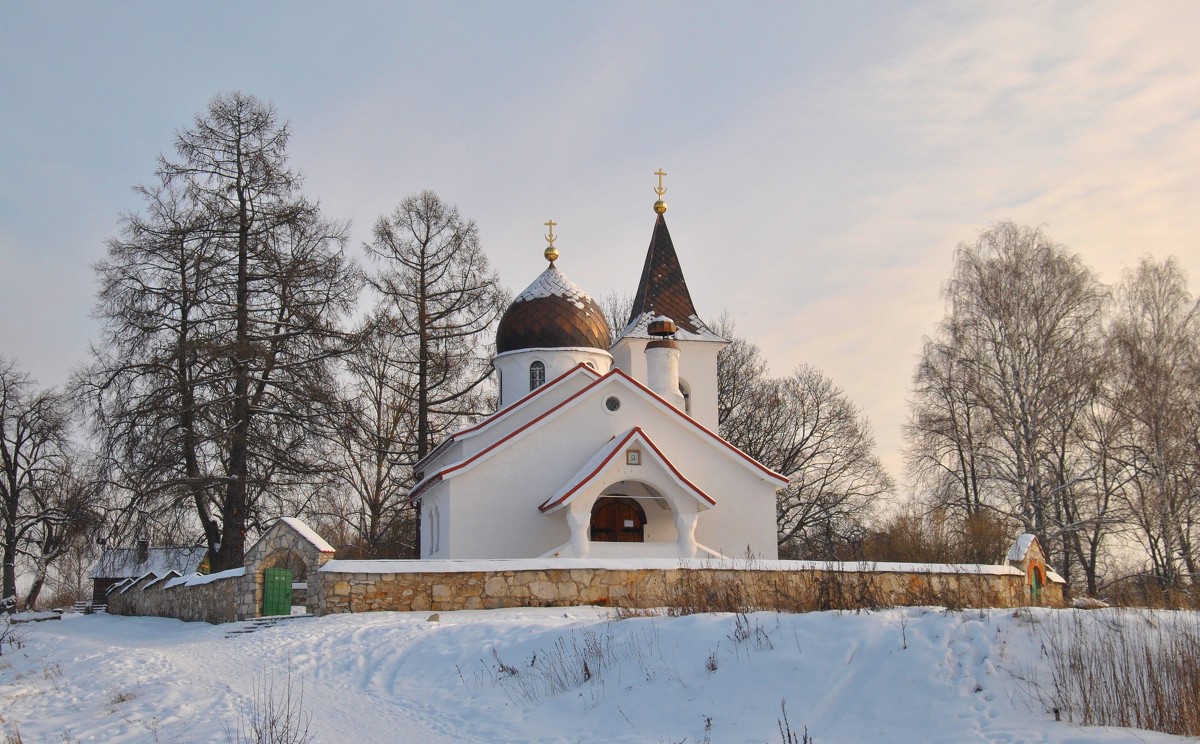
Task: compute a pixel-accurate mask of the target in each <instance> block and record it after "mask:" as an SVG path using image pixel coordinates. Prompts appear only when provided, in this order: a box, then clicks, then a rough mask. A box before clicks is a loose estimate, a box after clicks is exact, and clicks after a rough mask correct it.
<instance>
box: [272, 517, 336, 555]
mask: <svg viewBox="0 0 1200 744" xmlns="http://www.w3.org/2000/svg"><path fill="white" fill-rule="evenodd" d="M279 521H280V522H283V523H284V524H286V525H287V526H288V527H291V528H292V529H293V530H295V531H296V534H298V535H300V537H303V538H304V539H305V540H307V541H308V542H310V543H312V544H313V547H315V548H316V549H317V550H319V551H321V552H322V553H334V552H336V551H335V550H334V549H333V546H332V545H330V544H329V543H327V542H325V538H323V537H321V536H320V535H318V534H317V533H316V532H314V531H313V528H312V527H309V526H308V525H307V524H305V523H304V522H301V521H300V520H299V519H296V518H295V517H280V518H279Z"/></svg>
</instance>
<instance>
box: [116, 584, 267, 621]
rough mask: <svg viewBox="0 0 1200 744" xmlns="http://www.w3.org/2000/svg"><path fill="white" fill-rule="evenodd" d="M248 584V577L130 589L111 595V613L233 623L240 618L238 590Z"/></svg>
mask: <svg viewBox="0 0 1200 744" xmlns="http://www.w3.org/2000/svg"><path fill="white" fill-rule="evenodd" d="M245 583H246V577H245V576H235V577H230V578H227V579H217V580H215V581H210V582H209V583H207V584H198V585H193V586H187V585H182V584H180V585H176V586H173V587H171V588H169V589H166V588H164V587H165V586H166V582H159V583H156V584H153V585H152V586H150V587H149V588H146V589H142V590H139V589H137V588H135V587H130V588H129V589H127V590H126V591H124V592H121V591H113V592H110V593H109V595H108V613H109V614H110V615H151V616H156V617H174V618H178V619H180V620H188V621H197V620H199V621H203V622H206V623H228V622H233V621H234V620H238V619H239V617H238V614H237V603H236V597H237V595H238V594H239V590H240V592H241V593H244V592H245V587H244V585H245ZM239 585H242V586H240V587H239Z"/></svg>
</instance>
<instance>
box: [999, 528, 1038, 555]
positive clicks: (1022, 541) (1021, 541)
mask: <svg viewBox="0 0 1200 744" xmlns="http://www.w3.org/2000/svg"><path fill="white" fill-rule="evenodd" d="M1036 539H1037V537H1035V536H1034V535H1031V534H1029V533H1028V532H1026V533H1025V534H1024V535H1017V539H1016V540H1014V541H1013V544H1012V547H1011V548H1009V549H1008V557H1007V558H1005V560H1009V561H1023V560H1025V554H1026V553H1028V552H1029V546H1030V545H1033V541H1034V540H1036Z"/></svg>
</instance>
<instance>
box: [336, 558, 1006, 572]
mask: <svg viewBox="0 0 1200 744" xmlns="http://www.w3.org/2000/svg"><path fill="white" fill-rule="evenodd" d="M564 568H565V569H571V568H604V569H610V570H622V569H623V570H642V569H660V570H669V569H676V568H707V569H714V568H716V569H731V570H743V571H745V570H749V571H837V572H841V573H867V572H873V573H928V574H974V575H980V576H1011V575H1016V576H1023V575H1024V574H1022V573H1021V570H1020V569H1018V568H1014V567H1013V566H989V565H983V564H975V563H869V562H845V563H838V562H833V561H768V560H747V559H744V558H721V559H696V560H679V559H678V558H507V559H503V558H502V559H483V558H479V559H464V560H437V559H429V558H426V559H420V560H417V559H413V560H376V561H353V560H345V561H338V560H333V561H329V562H328V563H326V564H325V565H324V566H322V567H321V568H320V569H319V570H320V571H322V572H327V573H374V574H385V573H458V572H470V573H475V572H488V571H546V570H549V569H564Z"/></svg>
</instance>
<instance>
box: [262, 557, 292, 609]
mask: <svg viewBox="0 0 1200 744" xmlns="http://www.w3.org/2000/svg"><path fill="white" fill-rule="evenodd" d="M262 614H264V615H290V614H292V570H291V569H290V568H268V569H267V570H266V571H263V606H262Z"/></svg>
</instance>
